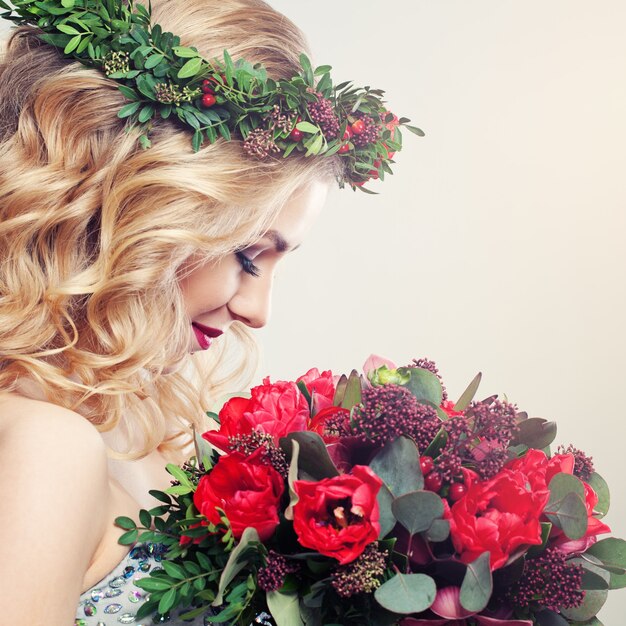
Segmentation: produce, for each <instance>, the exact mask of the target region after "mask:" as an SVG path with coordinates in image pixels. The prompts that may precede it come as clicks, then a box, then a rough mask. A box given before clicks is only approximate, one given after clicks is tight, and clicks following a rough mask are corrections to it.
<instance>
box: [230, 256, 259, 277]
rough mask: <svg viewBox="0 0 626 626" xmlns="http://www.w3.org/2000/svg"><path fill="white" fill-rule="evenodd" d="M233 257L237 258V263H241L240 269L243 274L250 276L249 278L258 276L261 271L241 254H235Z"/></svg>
mask: <svg viewBox="0 0 626 626" xmlns="http://www.w3.org/2000/svg"><path fill="white" fill-rule="evenodd" d="M235 256H236V257H237V260H238V261H239V263H241V267H242V268H243V271H244V272H246V273H247V274H250V275H251V276H259V275H260V273H261V270H260V269H259V268H258V267H257V266H256V265H255V264H254V263H253V262H252V260H251V259H249V258H248V257H247V256H246V255H245V254H244V253H243V252H241V251H239V252H235Z"/></svg>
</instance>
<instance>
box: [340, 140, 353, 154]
mask: <svg viewBox="0 0 626 626" xmlns="http://www.w3.org/2000/svg"><path fill="white" fill-rule="evenodd" d="M337 152H339V154H345V153H346V152H350V144H349V143H344V144H343V146H341V148H339V150H337Z"/></svg>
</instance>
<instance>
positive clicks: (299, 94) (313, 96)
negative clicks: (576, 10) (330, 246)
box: [0, 0, 424, 191]
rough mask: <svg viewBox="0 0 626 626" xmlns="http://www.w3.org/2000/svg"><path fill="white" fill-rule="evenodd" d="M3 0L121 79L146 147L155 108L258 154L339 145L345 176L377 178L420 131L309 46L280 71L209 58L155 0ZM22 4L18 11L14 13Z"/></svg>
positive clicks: (311, 151)
mask: <svg viewBox="0 0 626 626" xmlns="http://www.w3.org/2000/svg"><path fill="white" fill-rule="evenodd" d="M11 4H12V5H13V7H11V6H9V5H8V4H7V2H6V1H5V0H0V10H2V9H4V10H5V12H2V13H0V17H4V18H6V19H8V20H11V21H13V22H16V23H17V24H33V25H35V26H37V27H39V28H40V29H41V30H42V31H44V32H43V34H42V35H40V38H41V39H42V40H43V41H45V42H46V43H49V44H51V45H53V46H56V47H57V48H60V49H62V50H63V54H65V55H66V56H68V57H71V58H74V59H76V60H78V61H80V62H81V63H83V64H84V65H87V66H89V67H94V68H97V69H99V70H101V71H103V72H104V73H105V75H106V76H107V77H108V78H110V79H112V80H115V81H117V82H119V86H118V87H119V90H120V91H121V92H122V94H123V95H124V96H125V97H126V98H127V99H128V100H129V102H128V104H126V105H125V106H123V107H122V108H121V109H120V111H119V112H118V116H119V117H120V118H129V119H130V120H132V122H133V123H134V125H139V126H140V127H141V129H142V134H141V135H140V137H139V141H140V144H141V146H142V147H144V148H148V147H150V145H151V144H150V139H149V137H148V135H149V132H150V129H151V128H152V124H153V123H154V121H155V120H157V119H158V118H162V119H167V118H169V117H171V116H174V117H175V118H176V119H178V120H179V121H180V122H181V123H182V124H183V125H185V126H187V127H189V128H191V129H192V130H193V131H194V132H193V139H192V146H193V149H194V150H195V151H198V150H199V149H200V147H201V146H202V145H203V143H204V142H205V141H207V142H209V143H213V142H215V141H216V140H217V139H218V137H223V138H224V139H225V140H227V141H228V140H230V139H231V138H232V137H233V135H234V136H235V138H237V139H240V140H242V141H243V150H244V152H245V153H246V154H248V155H249V156H252V157H257V158H266V157H269V156H282V157H283V158H284V157H287V156H289V155H290V154H291V153H293V152H300V153H304V155H305V156H307V157H310V156H313V155H322V156H332V155H335V154H337V155H340V157H341V159H342V161H343V164H344V167H343V175H342V177H341V178H340V179H339V181H338V182H339V186H340V187H343V186H344V184H345V183H348V184H349V185H350V186H351V187H352V188H353V189H356V188H361V189H362V190H363V191H367V190H366V189H364V188H363V187H362V185H363V184H364V183H365V182H367V181H368V180H370V179H371V178H380V179H384V177H385V174H391V173H392V171H391V167H390V164H391V163H393V160H392V159H393V156H394V154H395V152H397V151H399V150H400V149H401V148H402V133H401V131H400V127H401V126H405V127H406V128H407V129H408V130H410V131H411V132H413V133H415V134H417V135H420V136H423V134H424V133H423V132H422V131H421V130H420V129H419V128H416V127H413V126H409V125H408V124H407V123H408V122H409V121H410V120H409V119H407V118H400V119H398V117H397V116H395V115H393V114H392V113H390V112H389V111H388V110H387V109H386V107H385V106H384V101H383V100H382V95H383V93H384V92H383V91H381V90H379V89H370V88H369V87H363V88H355V87H353V86H352V84H351V83H350V82H344V83H341V84H339V85H333V83H332V80H331V78H330V70H331V67H330V66H328V65H322V66H320V67H317V68H315V69H314V68H313V67H312V66H311V62H310V61H309V59H308V58H307V56H306V55H305V54H302V55H301V56H300V64H301V72H300V73H299V74H298V75H297V76H294V77H293V78H291V79H290V80H273V79H271V78H269V77H268V76H267V72H266V70H265V68H264V67H263V66H262V65H260V64H256V65H252V64H251V63H250V62H248V61H246V60H244V59H240V60H238V61H237V62H233V60H232V59H231V57H230V55H229V54H228V52H227V51H226V50H224V55H223V60H217V59H212V60H207V59H204V58H202V57H201V56H200V54H199V53H198V51H197V50H196V48H193V47H185V46H181V45H180V38H179V37H177V36H175V35H173V34H172V33H169V32H164V31H163V29H162V28H161V26H160V25H159V24H152V23H151V5H149V7H148V8H146V7H145V6H144V5H142V4H139V3H136V4H135V3H134V2H133V0H129V1H128V3H127V4H126V3H124V1H123V0H104V1H98V0H44V1H43V2H40V1H37V0H11ZM14 13H15V14H14Z"/></svg>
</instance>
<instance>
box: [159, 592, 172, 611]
mask: <svg viewBox="0 0 626 626" xmlns="http://www.w3.org/2000/svg"><path fill="white" fill-rule="evenodd" d="M175 602H176V589H175V588H172V589H168V590H167V591H166V592H165V593H164V594H163V597H162V598H161V599H160V600H159V608H158V611H159V613H160V614H161V615H164V614H165V613H167V612H168V611H169V610H170V609H171V608H172V607H173V606H174V603H175Z"/></svg>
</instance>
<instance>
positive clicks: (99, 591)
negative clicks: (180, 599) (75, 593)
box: [74, 543, 208, 626]
mask: <svg viewBox="0 0 626 626" xmlns="http://www.w3.org/2000/svg"><path fill="white" fill-rule="evenodd" d="M161 554H162V546H161V545H159V544H155V543H139V544H136V545H135V547H134V548H133V549H132V550H131V551H130V552H129V553H128V554H127V555H126V557H124V559H123V560H122V562H121V563H120V564H119V565H118V566H117V567H116V568H115V569H114V570H113V571H112V572H111V573H110V574H107V575H106V576H105V577H104V578H103V579H102V580H101V581H100V582H98V583H96V584H95V585H94V586H93V587H92V588H91V589H87V591H85V592H84V593H83V594H81V596H80V600H79V603H78V609H77V610H76V619H75V620H74V625H75V626H118V625H119V624H135V626H152V624H154V623H165V622H167V623H168V624H169V626H205V624H208V622H205V621H204V619H203V618H202V617H197V618H196V619H194V620H191V621H183V620H177V619H176V615H177V614H178V615H180V614H182V613H185V612H186V611H188V610H189V608H187V609H184V610H181V611H179V612H174V613H173V614H172V615H171V616H170V617H169V619H162V620H161V622H154V621H153V618H152V616H151V617H148V618H144V619H143V620H142V621H141V622H138V621H137V620H136V619H135V615H136V613H137V611H138V609H139V607H140V606H141V604H142V603H143V602H145V600H146V598H147V596H148V592H146V591H144V590H143V589H140V588H139V587H137V586H136V585H135V584H134V583H135V581H137V580H139V579H140V578H143V577H145V576H148V575H149V572H151V571H155V570H156V569H157V568H158V569H161V567H160V565H159V562H160V561H161Z"/></svg>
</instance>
